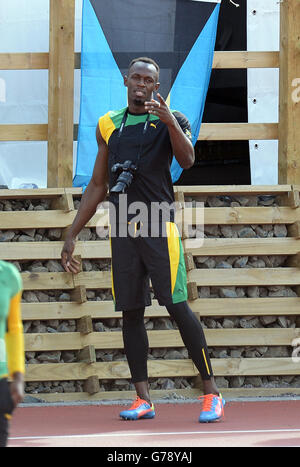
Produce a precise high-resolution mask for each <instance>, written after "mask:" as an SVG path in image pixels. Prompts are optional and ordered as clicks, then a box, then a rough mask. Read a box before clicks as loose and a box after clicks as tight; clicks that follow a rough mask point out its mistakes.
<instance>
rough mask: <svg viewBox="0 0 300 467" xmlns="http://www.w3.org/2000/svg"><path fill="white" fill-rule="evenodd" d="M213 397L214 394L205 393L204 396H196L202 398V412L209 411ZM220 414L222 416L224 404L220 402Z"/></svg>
mask: <svg viewBox="0 0 300 467" xmlns="http://www.w3.org/2000/svg"><path fill="white" fill-rule="evenodd" d="M215 397H220V396H216V395H215V394H205V395H204V396H200V397H198V399H199V400H203V408H202V410H203V412H210V411H211V410H212V405H213V401H214V398H215ZM222 416H223V417H224V405H223V403H222Z"/></svg>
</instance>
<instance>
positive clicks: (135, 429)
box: [8, 400, 300, 449]
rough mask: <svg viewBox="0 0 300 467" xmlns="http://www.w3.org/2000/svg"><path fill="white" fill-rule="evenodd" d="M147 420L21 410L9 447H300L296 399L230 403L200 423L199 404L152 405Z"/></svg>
mask: <svg viewBox="0 0 300 467" xmlns="http://www.w3.org/2000/svg"><path fill="white" fill-rule="evenodd" d="M155 409H156V417H155V418H154V419H152V420H138V421H125V420H122V419H120V418H119V411H120V410H124V405H122V406H119V405H93V406H69V405H68V406H59V407H52V406H51V407H50V406H46V407H44V406H42V407H36V406H35V407H21V408H18V409H17V410H16V412H15V414H14V417H13V419H12V422H11V428H10V439H9V443H8V446H9V447H106V448H112V447H156V448H161V447H168V448H169V449H170V448H172V447H174V448H179V447H200V446H205V447H210V446H213V447H240V446H243V447H273V446H283V447H292V446H293V447H294V446H297V447H300V400H287V401H286V400H285V401H259V402H256V401H255V402H252V401H251V402H241V401H236V402H229V403H227V404H226V407H225V420H223V421H221V422H218V423H213V424H211V423H210V424H200V423H199V422H198V416H199V413H200V404H199V403H176V404H171V403H166V404H155Z"/></svg>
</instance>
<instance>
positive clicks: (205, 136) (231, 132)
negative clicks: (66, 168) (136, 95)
mask: <svg viewBox="0 0 300 467" xmlns="http://www.w3.org/2000/svg"><path fill="white" fill-rule="evenodd" d="M70 1H71V0H70ZM62 105H63V104H62ZM66 110H67V109H65V112H66ZM49 123H50V129H49V125H46V124H30V125H26V124H23V125H0V141H47V140H48V141H49V135H50V137H51V120H50V121H49ZM68 132H69V135H68V136H69V139H72V145H73V137H74V127H73V123H72V129H71V125H70V129H69V130H68ZM71 135H72V136H71ZM250 139H255V140H261V139H263V140H265V139H278V124H277V123H202V125H201V130H200V133H199V136H198V140H199V141H201V140H202V141H203V140H210V141H234V140H250ZM75 141H76V138H75ZM282 183H283V182H282ZM48 186H49V187H50V185H48ZM66 186H71V185H66Z"/></svg>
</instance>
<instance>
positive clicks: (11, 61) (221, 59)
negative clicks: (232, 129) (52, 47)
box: [0, 51, 279, 70]
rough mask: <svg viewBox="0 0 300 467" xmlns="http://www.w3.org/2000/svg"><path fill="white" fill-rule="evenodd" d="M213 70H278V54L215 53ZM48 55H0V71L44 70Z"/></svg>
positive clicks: (78, 65)
mask: <svg viewBox="0 0 300 467" xmlns="http://www.w3.org/2000/svg"><path fill="white" fill-rule="evenodd" d="M212 66H213V68H221V69H222V68H223V69H232V68H278V67H279V53H278V52H247V51H241V52H240V51H216V52H215V53H214V61H213V65H212ZM48 68H49V54H48V53H1V54H0V70H45V69H48ZM74 68H75V69H80V68H81V54H80V53H76V54H75V63H74Z"/></svg>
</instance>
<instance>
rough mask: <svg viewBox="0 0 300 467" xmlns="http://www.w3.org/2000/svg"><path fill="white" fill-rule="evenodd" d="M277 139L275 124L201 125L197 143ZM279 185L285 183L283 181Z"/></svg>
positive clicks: (276, 126) (276, 125)
mask: <svg viewBox="0 0 300 467" xmlns="http://www.w3.org/2000/svg"><path fill="white" fill-rule="evenodd" d="M251 139H254V140H261V139H263V140H265V139H268V140H269V139H278V124H277V123H202V125H201V128H200V133H199V136H198V141H235V140H238V141H242V140H251ZM281 183H286V182H284V181H283V180H282V181H281Z"/></svg>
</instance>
